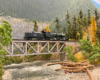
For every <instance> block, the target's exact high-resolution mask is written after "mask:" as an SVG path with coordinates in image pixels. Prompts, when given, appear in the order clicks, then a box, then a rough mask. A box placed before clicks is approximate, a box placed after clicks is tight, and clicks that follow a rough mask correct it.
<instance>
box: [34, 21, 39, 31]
mask: <svg viewBox="0 0 100 80" xmlns="http://www.w3.org/2000/svg"><path fill="white" fill-rule="evenodd" d="M33 22H34V30H33V32H38V25H37V21H36V20H34V21H33Z"/></svg>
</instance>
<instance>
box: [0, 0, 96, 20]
mask: <svg viewBox="0 0 100 80" xmlns="http://www.w3.org/2000/svg"><path fill="white" fill-rule="evenodd" d="M95 8H97V7H96V6H95V5H94V4H93V2H92V1H91V0H0V15H3V16H4V15H9V16H12V17H16V18H26V19H29V20H38V21H51V20H52V19H53V18H55V17H57V16H59V17H60V18H61V19H62V18H64V17H65V14H66V12H67V11H69V13H70V14H71V15H75V14H78V11H79V10H80V9H82V10H83V11H84V12H85V13H86V12H87V10H88V9H91V10H94V9H95Z"/></svg>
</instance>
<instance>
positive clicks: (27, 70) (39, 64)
mask: <svg viewBox="0 0 100 80" xmlns="http://www.w3.org/2000/svg"><path fill="white" fill-rule="evenodd" d="M57 61H59V60H56V61H34V62H25V63H21V64H12V65H7V66H5V67H4V68H5V73H4V75H3V80H90V78H89V76H88V74H87V73H86V72H84V73H83V72H80V73H67V74H65V73H64V70H59V71H55V69H57V68H60V67H61V66H60V65H59V64H56V65H51V66H47V64H48V63H53V62H57ZM91 72H92V74H93V76H94V78H95V80H100V74H99V72H100V69H99V68H97V69H94V70H93V71H91Z"/></svg>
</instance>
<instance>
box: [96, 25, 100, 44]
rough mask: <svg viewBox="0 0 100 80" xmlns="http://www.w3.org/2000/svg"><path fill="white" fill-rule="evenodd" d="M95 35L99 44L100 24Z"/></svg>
mask: <svg viewBox="0 0 100 80" xmlns="http://www.w3.org/2000/svg"><path fill="white" fill-rule="evenodd" d="M96 35H97V38H98V41H99V44H100V25H99V26H98V27H97V31H96Z"/></svg>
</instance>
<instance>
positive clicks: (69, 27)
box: [66, 11, 72, 39]
mask: <svg viewBox="0 0 100 80" xmlns="http://www.w3.org/2000/svg"><path fill="white" fill-rule="evenodd" d="M69 18H70V15H69V13H68V11H67V15H66V20H67V29H68V36H69V39H71V38H72V25H71V22H70V20H69Z"/></svg>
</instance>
